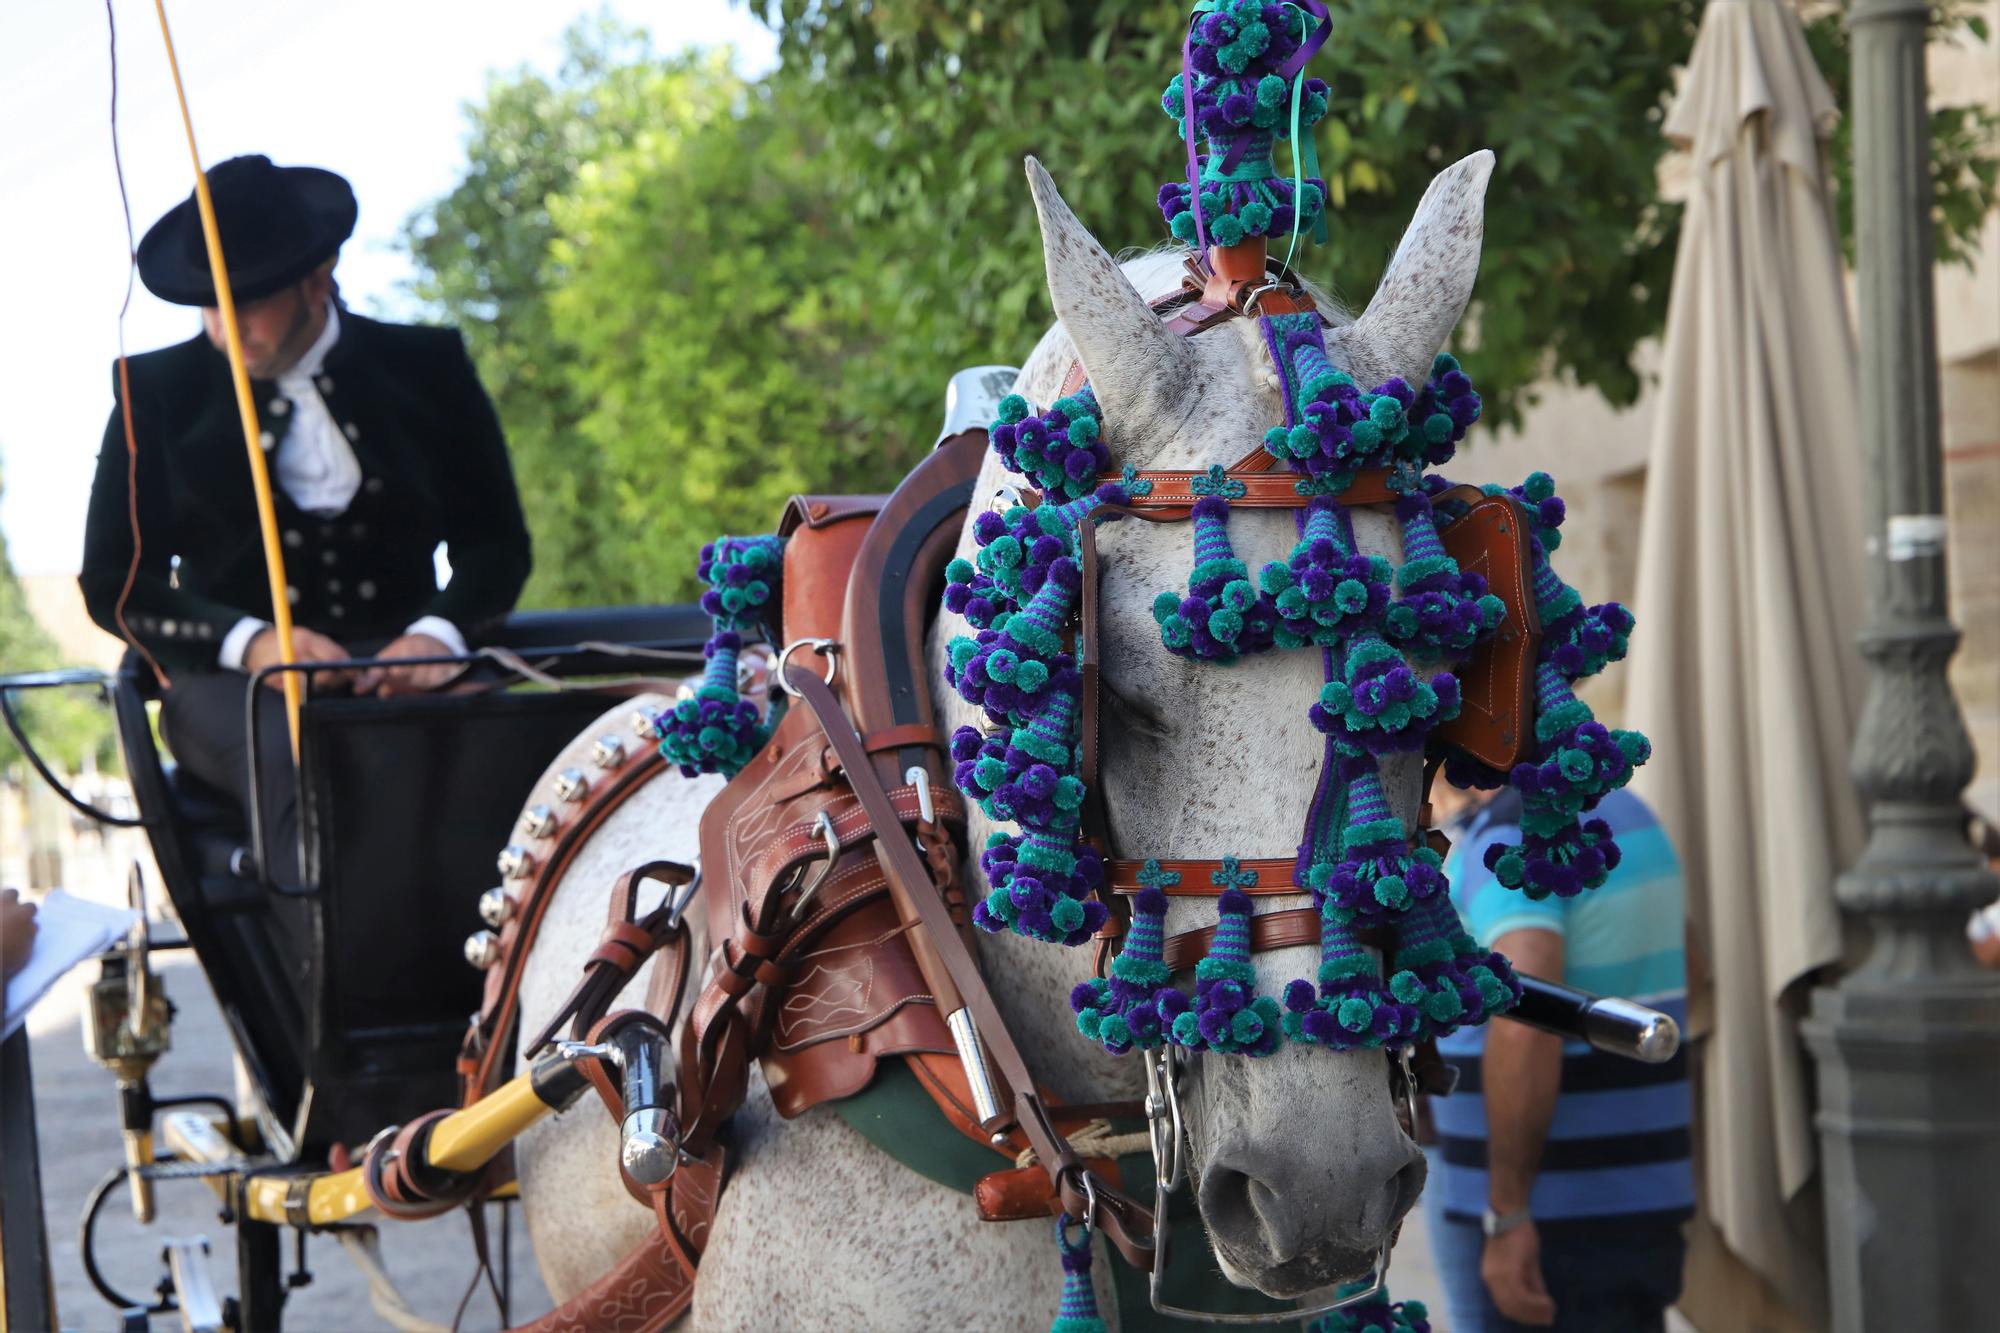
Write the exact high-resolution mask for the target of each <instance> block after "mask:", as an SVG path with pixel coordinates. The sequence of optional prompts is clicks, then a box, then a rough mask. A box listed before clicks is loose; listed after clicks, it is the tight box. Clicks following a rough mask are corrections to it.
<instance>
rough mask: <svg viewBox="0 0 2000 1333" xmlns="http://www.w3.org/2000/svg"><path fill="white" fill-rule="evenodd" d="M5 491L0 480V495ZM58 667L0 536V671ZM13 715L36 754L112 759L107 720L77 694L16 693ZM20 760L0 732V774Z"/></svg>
mask: <svg viewBox="0 0 2000 1333" xmlns="http://www.w3.org/2000/svg"><path fill="white" fill-rule="evenodd" d="M5 489H6V487H5V485H4V484H0V493H4V492H5ZM59 665H61V662H60V659H59V657H58V654H57V650H56V645H55V641H54V640H53V639H51V638H50V637H49V635H48V631H46V630H44V629H43V628H42V627H41V625H40V623H39V622H37V621H36V620H35V617H34V614H33V612H31V611H30V610H29V609H28V597H27V594H26V593H25V592H24V591H23V590H22V588H21V580H20V578H19V576H17V575H16V574H15V573H14V562H13V558H12V557H11V556H10V555H9V554H8V552H7V542H6V539H5V538H0V675H9V674H12V673H15V672H22V671H42V670H46V669H48V668H50V667H54V666H59ZM15 714H16V716H17V717H19V718H20V720H21V723H22V726H23V727H24V728H25V729H26V730H27V732H28V735H29V738H30V739H31V740H32V741H33V742H34V743H35V746H36V748H37V749H39V750H40V751H41V754H42V757H43V758H44V759H48V760H50V761H52V762H54V763H56V764H58V765H61V766H62V767H64V768H67V769H69V770H71V771H75V769H76V768H77V767H78V766H79V765H80V764H81V763H82V761H83V757H84V755H86V754H94V755H95V756H96V757H97V759H98V761H99V762H100V763H104V764H109V763H111V762H113V760H114V759H115V757H116V747H115V746H114V745H113V744H112V739H111V724H110V720H109V718H108V717H107V716H106V714H105V713H104V711H103V710H102V709H101V708H97V707H95V706H93V705H92V703H91V702H90V701H88V700H87V699H84V698H82V697H80V696H78V695H73V694H70V693H69V692H67V691H49V690H36V691H33V692H32V693H27V694H21V695H17V696H16V698H15ZM20 758H21V752H20V748H19V747H18V746H16V745H15V744H14V738H13V737H12V736H10V735H9V734H7V732H6V731H4V730H0V775H5V774H7V773H8V772H9V771H10V770H11V769H13V768H14V766H15V765H16V763H17V762H19V760H20Z"/></svg>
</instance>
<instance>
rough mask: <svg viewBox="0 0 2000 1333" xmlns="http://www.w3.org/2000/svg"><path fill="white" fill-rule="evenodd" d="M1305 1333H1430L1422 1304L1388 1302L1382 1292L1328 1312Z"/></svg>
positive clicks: (1307, 1325) (1426, 1315)
mask: <svg viewBox="0 0 2000 1333" xmlns="http://www.w3.org/2000/svg"><path fill="white" fill-rule="evenodd" d="M1305 1329H1306V1333H1431V1312H1430V1310H1429V1309H1428V1308H1426V1307H1425V1305H1424V1303H1423V1302H1422V1301H1397V1302H1396V1303H1395V1304H1393V1305H1392V1304H1390V1303H1389V1296H1388V1293H1387V1292H1384V1293H1383V1294H1382V1295H1380V1296H1379V1297H1376V1298H1374V1299H1371V1300H1365V1301H1357V1302H1355V1303H1354V1304H1353V1305H1348V1306H1343V1307H1342V1308H1340V1309H1338V1310H1329V1311H1327V1312H1326V1313H1325V1314H1323V1315H1321V1316H1320V1317H1319V1318H1317V1319H1314V1320H1312V1321H1310V1322H1309V1323H1307V1324H1306V1326H1305Z"/></svg>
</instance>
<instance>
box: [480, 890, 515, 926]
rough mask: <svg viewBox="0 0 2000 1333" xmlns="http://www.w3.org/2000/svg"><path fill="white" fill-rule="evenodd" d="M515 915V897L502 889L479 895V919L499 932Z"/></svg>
mask: <svg viewBox="0 0 2000 1333" xmlns="http://www.w3.org/2000/svg"><path fill="white" fill-rule="evenodd" d="M513 915H514V897H513V895H512V894H510V893H508V892H507V890H505V889H502V888H491V889H488V890H487V891H486V892H484V893H482V894H480V895H479V919H480V920H481V921H484V922H485V923H486V924H487V925H489V926H491V927H493V929H495V930H498V929H500V927H502V926H504V925H506V924H507V920H508V918H509V917H511V916H513Z"/></svg>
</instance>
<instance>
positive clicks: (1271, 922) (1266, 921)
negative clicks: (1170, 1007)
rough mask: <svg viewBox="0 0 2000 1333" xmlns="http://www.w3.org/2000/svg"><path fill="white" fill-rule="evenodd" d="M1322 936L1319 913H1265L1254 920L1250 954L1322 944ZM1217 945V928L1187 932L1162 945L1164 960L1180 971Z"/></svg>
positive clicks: (1305, 910)
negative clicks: (1320, 936) (1209, 948)
mask: <svg viewBox="0 0 2000 1333" xmlns="http://www.w3.org/2000/svg"><path fill="white" fill-rule="evenodd" d="M1293 892H1294V893H1296V892H1297V890H1296V889H1294V890H1293ZM1319 933H1320V920H1319V912H1318V911H1317V910H1315V909H1313V908H1310V907H1288V908H1286V909H1285V910H1284V911H1282V912H1264V913H1261V914H1260V915H1257V916H1253V917H1251V918H1250V952H1251V953H1253V954H1259V953H1269V952H1271V951H1272V950H1275V949H1289V948H1292V947H1294V946H1295V945H1300V944H1318V943H1319ZM1214 942H1215V927H1214V926H1204V927H1203V928H1202V929H1200V930H1189V931H1183V932H1182V933H1181V934H1179V935H1175V936H1172V937H1171V938H1169V939H1168V940H1167V941H1166V943H1165V944H1163V945H1162V946H1161V948H1160V958H1161V960H1162V961H1164V962H1165V963H1166V965H1167V966H1168V967H1169V968H1170V969H1172V970H1173V971H1175V972H1179V971H1182V970H1184V969H1187V968H1191V967H1193V966H1194V965H1195V964H1196V963H1198V962H1200V961H1201V960H1202V959H1203V958H1204V957H1206V956H1207V954H1208V947H1209V945H1211V944H1213V943H1214Z"/></svg>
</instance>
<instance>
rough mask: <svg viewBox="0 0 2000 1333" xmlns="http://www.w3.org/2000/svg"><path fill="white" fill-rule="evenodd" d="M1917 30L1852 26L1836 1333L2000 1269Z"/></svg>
mask: <svg viewBox="0 0 2000 1333" xmlns="http://www.w3.org/2000/svg"><path fill="white" fill-rule="evenodd" d="M1927 16H1928V7H1927V5H1926V4H1925V3H1924V0H1851V3H1850V5H1849V8H1848V23H1849V27H1850V29H1851V30H1852V33H1853V51H1854V87H1853V97H1852V103H1851V105H1852V108H1853V110H1852V115H1853V119H1854V195H1855V223H1856V230H1857V234H1858V235H1857V239H1858V243H1859V263H1858V269H1859V272H1858V275H1857V276H1858V284H1857V289H1858V299H1859V317H1860V324H1859V334H1860V358H1861V385H1860V413H1861V443H1862V448H1863V451H1864V454H1865V458H1866V462H1867V468H1866V471H1865V473H1864V478H1863V493H1864V504H1865V511H1864V519H1865V522H1866V530H1867V533H1868V567H1869V568H1868V599H1869V605H1868V616H1867V620H1866V625H1865V628H1864V629H1863V630H1862V633H1861V639H1860V647H1861V652H1862V655H1863V656H1864V657H1866V658H1867V659H1868V662H1869V666H1870V669H1871V670H1870V680H1869V686H1868V695H1867V701H1866V704H1865V705H1864V707H1863V710H1862V716H1861V724H1860V730H1859V733H1858V735H1857V736H1856V737H1855V743H1854V754H1853V756H1852V761H1851V772H1852V774H1853V777H1854V783H1855V786H1856V787H1857V788H1858V789H1859V791H1860V793H1861V796H1862V798H1863V800H1864V801H1866V802H1867V804H1868V806H1869V815H1868V820H1869V837H1868V845H1867V847H1866V848H1865V849H1864V850H1863V852H1862V854H1861V858H1860V860H1859V861H1857V862H1856V863H1855V865H1854V867H1853V869H1852V870H1850V871H1848V873H1847V874H1845V875H1843V876H1841V878H1840V881H1839V884H1838V886H1837V889H1836V892H1837V894H1838V896H1839V899H1840V905H1841V908H1842V910H1843V911H1845V912H1846V913H1847V915H1848V917H1849V919H1850V920H1851V921H1852V922H1854V923H1855V924H1857V925H1859V926H1861V927H1863V928H1864V929H1865V932H1866V934H1867V936H1868V946H1867V953H1866V956H1865V958H1864V959H1863V961H1862V962H1861V963H1860V965H1859V966H1858V967H1856V968H1855V969H1854V970H1853V971H1852V972H1851V973H1850V974H1849V975H1847V976H1846V977H1845V978H1844V979H1843V980H1842V981H1841V982H1840V983H1839V984H1838V985H1836V986H1831V987H1826V988H1822V989H1820V990H1819V991H1817V992H1816V993H1815V994H1814V996H1813V1006H1812V1016H1811V1017H1810V1018H1809V1019H1808V1020H1807V1021H1806V1022H1805V1024H1804V1032H1805V1036H1806V1040H1807V1042H1808V1043H1809V1045H1810V1046H1811V1048H1812V1051H1813V1054H1814V1057H1815V1058H1816V1060H1817V1062H1818V1071H1819V1073H1818V1076H1819V1115H1818V1127H1819V1136H1820V1147H1821V1151H1822V1154H1823V1160H1824V1165H1825V1182H1826V1227H1827V1251H1828V1252H1827V1271H1828V1274H1829V1276H1830V1281H1831V1284H1832V1293H1831V1295H1832V1300H1831V1306H1832V1310H1833V1326H1834V1328H1835V1329H1836V1330H1838V1331H1839V1333H1863V1331H1864V1330H1873V1329H1891V1328H1893V1329H1970V1328H1981V1327H1987V1326H1989V1324H1990V1321H1991V1319H1992V1318H1993V1313H1994V1310H1995V1298H1994V1295H1993V1283H1992V1276H1993V1264H1994V1256H1995V1255H1996V1254H2000V975H1996V974H1993V973H1988V972H1984V971H1982V970H1981V969H1979V968H1978V967H1977V965H1976V964H1974V963H1973V961H1972V959H1971V956H1970V954H1969V952H1968V950H1967V946H1966V941H1965V921H1966V917H1967V916H1968V914H1969V913H1970V912H1971V911H1972V910H1973V909H1974V908H1976V907H1979V906H1980V905H1982V904H1984V903H1987V902H1990V901H1992V899H1993V898H1994V896H1995V894H1996V892H2000V882H1996V881H1995V879H1994V877H1993V876H1992V875H1991V874H1989V873H1988V872H1987V871H1986V869H1985V867H1984V865H1983V863H1982V862H1981V860H1980V858H1979V856H1978V854H1977V853H1976V852H1975V851H1974V850H1973V848H1972V847H1971V845H1970V844H1969V843H1968V842H1967V839H1966V835H1965V818H1964V814H1963V812H1962V809H1961V806H1960V803H1959V800H1960V793H1961V792H1963V790H1964V789H1965V785H1966V783H1967V782H1969V781H1970V780H1971V777H1972V772H1973V753H1972V743H1971V740H1970V739H1969V737H1968V736H1967V735H1966V731H1965V724H1964V721H1963V719H1962V718H1961V717H1960V714H1959V710H1958V703H1957V700H1956V699H1955V698H1954V697H1953V695H1952V692H1951V686H1950V684H1949V682H1948V681H1947V679H1946V676H1945V667H1946V663H1947V662H1948V661H1949V660H1950V658H1951V655H1952V653H1953V651H1955V650H1956V648H1957V647H1958V637H1959V636H1958V631H1957V629H1955V628H1954V627H1953V626H1952V623H1951V620H1950V618H1949V615H1948V613H1947V608H1946V605H1945V599H1946V583H1945V533H1944V518H1943V515H1944V494H1943V458H1942V455H1941V452H1940V446H1939V429H1938V365H1937V336H1936V319H1935V308H1934V304H1933V291H1932V273H1931V269H1932V255H1931V218H1930V204H1929V199H1930V185H1929V160H1930V152H1929V150H1930V145H1929V119H1928V115H1927V108H1926V103H1925V92H1926V81H1925V75H1924V55H1925V50H1924V48H1925V20H1926V18H1927Z"/></svg>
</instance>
